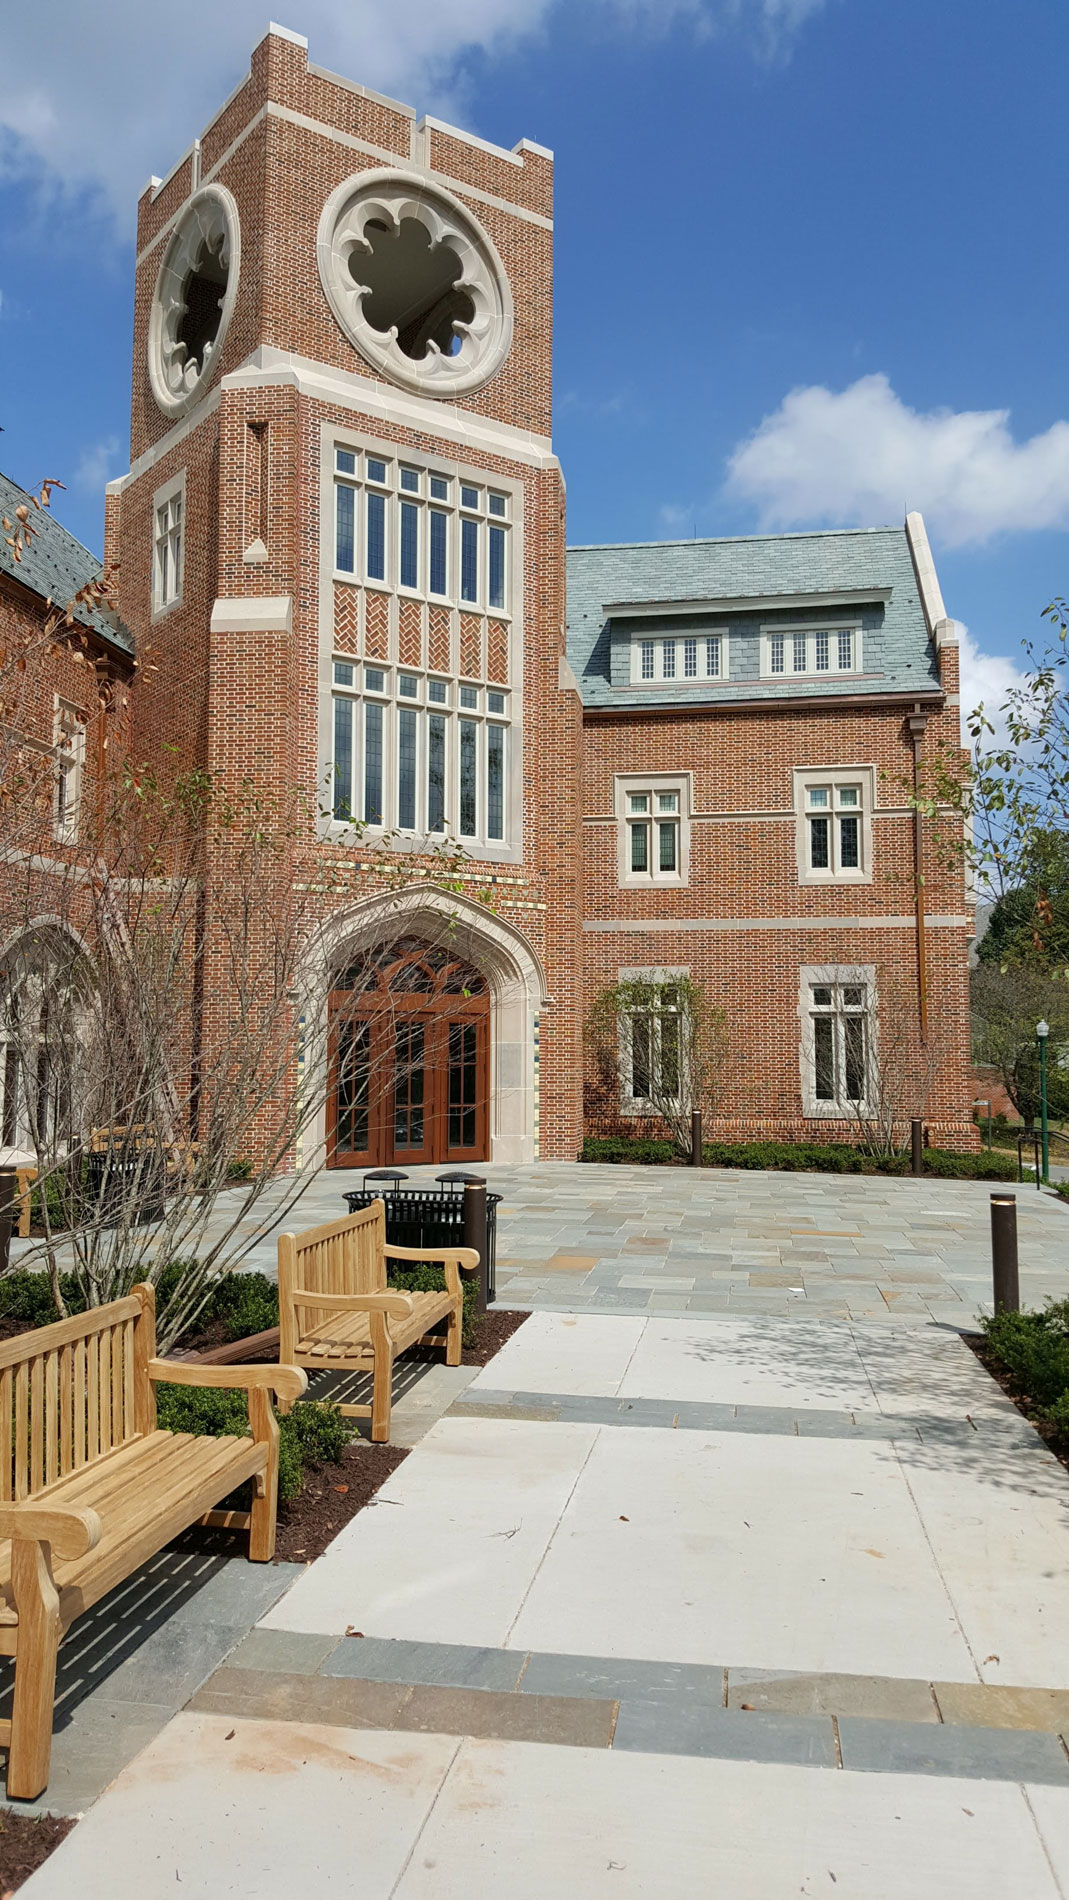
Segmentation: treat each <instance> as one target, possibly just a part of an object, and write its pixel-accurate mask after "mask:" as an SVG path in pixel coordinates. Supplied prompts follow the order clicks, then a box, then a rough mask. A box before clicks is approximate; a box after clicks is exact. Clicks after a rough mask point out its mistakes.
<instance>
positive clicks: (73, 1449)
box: [0, 1286, 308, 1800]
mask: <svg viewBox="0 0 1069 1900" xmlns="http://www.w3.org/2000/svg"><path fill="white" fill-rule="evenodd" d="M161 1383H162V1384H177V1385H199V1386H217V1387H222V1388H224V1389H225V1388H228V1387H234V1388H240V1389H242V1390H244V1391H246V1392H247V1394H248V1406H249V1431H248V1434H247V1435H243V1436H240V1437H239V1436H236V1435H226V1436H221V1437H218V1438H213V1437H199V1436H196V1435H194V1434H193V1433H191V1432H169V1431H161V1430H160V1428H159V1425H158V1422H157V1416H156V1386H157V1385H158V1384H161ZM307 1383H308V1381H307V1377H306V1375H305V1374H304V1373H303V1372H301V1371H299V1370H298V1369H297V1368H296V1367H295V1366H284V1365H278V1366H248V1365H244V1366H228V1367H216V1366H212V1367H208V1366H201V1365H197V1364H196V1363H195V1362H193V1363H187V1362H185V1361H174V1360H167V1359H157V1358H156V1322H155V1302H154V1297H153V1292H152V1288H151V1287H149V1286H139V1287H134V1288H133V1290H132V1291H131V1292H130V1293H129V1294H127V1295H126V1297H125V1298H123V1299H121V1300H113V1301H112V1302H111V1304H110V1305H108V1306H100V1307H96V1308H94V1309H92V1310H91V1311H90V1312H87V1313H78V1314H72V1315H71V1316H70V1317H69V1318H67V1319H62V1320H57V1321H56V1322H55V1323H54V1324H53V1325H51V1326H43V1327H40V1328H39V1329H38V1330H37V1331H36V1332H31V1333H22V1334H19V1335H18V1336H17V1337H16V1338H14V1339H8V1340H5V1341H3V1342H2V1343H0V1655H4V1656H13V1657H14V1659H15V1694H14V1700H13V1703H12V1711H11V1718H10V1720H9V1721H0V1748H5V1747H6V1749H7V1751H8V1763H7V1793H8V1796H9V1798H13V1799H15V1800H33V1799H35V1798H36V1796H37V1795H39V1794H41V1793H42V1792H43V1790H44V1788H45V1787H46V1786H47V1783H48V1770H49V1762H50V1758H51V1750H52V1705H53V1699H54V1696H55V1683H56V1655H57V1651H58V1648H59V1643H60V1639H61V1637H62V1636H63V1633H64V1631H65V1630H66V1629H67V1628H68V1627H69V1625H70V1624H71V1623H72V1622H73V1621H74V1619H75V1618H76V1617H78V1616H80V1615H81V1614H82V1612H83V1611H84V1610H87V1609H89V1608H90V1606H91V1605H92V1604H94V1603H96V1602H98V1601H99V1599H100V1598H101V1597H103V1596H106V1595H107V1593H108V1591H109V1590H112V1589H114V1587H115V1586H116V1584H119V1583H121V1582H122V1581H123V1580H124V1579H125V1578H126V1577H128V1576H130V1575H131V1573H132V1572H134V1571H136V1570H137V1569H138V1568H139V1567H140V1566H141V1565H142V1564H143V1563H144V1562H145V1561H146V1560H147V1559H148V1558H150V1557H153V1556H155V1555H156V1553H157V1552H158V1551H160V1550H162V1549H163V1547H164V1545H165V1544H168V1543H170V1541H171V1539H172V1538H173V1537H176V1536H178V1534H179V1533H180V1532H181V1531H184V1530H186V1529H187V1528H188V1526H189V1525H191V1524H196V1523H200V1522H205V1521H207V1522H211V1523H217V1522H220V1521H222V1520H224V1519H225V1521H226V1522H227V1524H229V1525H231V1526H232V1527H233V1528H235V1529H237V1528H241V1529H247V1530H248V1533H249V1556H250V1557H251V1558H253V1559H255V1560H256V1561H258V1562H261V1563H266V1562H268V1561H269V1560H270V1558H271V1557H272V1556H273V1555H274V1548H275V1516H276V1510H277V1500H278V1423H277V1420H276V1418H275V1414H274V1412H273V1410H272V1407H271V1393H272V1391H275V1392H277V1393H279V1395H281V1396H284V1397H285V1398H287V1399H288V1400H289V1401H290V1402H291V1403H292V1401H293V1400H294V1399H296V1398H298V1397H300V1395H301V1393H302V1392H303V1391H304V1390H305V1389H306V1387H307ZM247 1480H251V1481H252V1500H251V1506H250V1508H249V1510H247V1511H239V1512H233V1511H223V1512H221V1511H219V1510H218V1509H217V1508H216V1507H217V1506H219V1505H220V1503H221V1501H222V1500H223V1499H224V1498H225V1497H227V1496H228V1495H229V1493H230V1492H232V1491H233V1490H235V1489H236V1487H237V1486H238V1485H240V1484H242V1483H244V1482H246V1481H247Z"/></svg>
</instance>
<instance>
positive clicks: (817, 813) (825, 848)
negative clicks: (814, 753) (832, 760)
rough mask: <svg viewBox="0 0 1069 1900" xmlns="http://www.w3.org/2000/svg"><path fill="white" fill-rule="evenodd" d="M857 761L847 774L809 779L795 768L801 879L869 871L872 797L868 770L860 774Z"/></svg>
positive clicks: (854, 875)
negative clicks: (847, 776)
mask: <svg viewBox="0 0 1069 1900" xmlns="http://www.w3.org/2000/svg"><path fill="white" fill-rule="evenodd" d="M857 772H858V768H857V767H856V766H855V767H854V769H853V773H852V774H851V778H850V779H849V780H845V781H844V780H840V779H838V778H833V777H832V776H831V775H830V774H829V775H827V776H825V775H824V774H821V776H820V778H819V779H813V780H809V781H808V782H807V780H806V776H805V775H804V774H803V773H800V772H796V773H795V783H796V798H797V800H798V801H799V802H798V803H797V805H796V809H797V810H798V812H799V823H800V825H801V827H802V833H801V835H800V839H799V852H800V855H799V870H800V873H801V876H802V881H803V882H805V880H806V878H807V877H814V878H816V879H817V880H818V881H820V882H831V881H832V880H834V879H837V878H845V879H849V880H854V881H856V880H858V879H861V878H864V877H866V876H867V875H868V872H869V865H868V854H869V851H870V841H869V833H870V827H868V825H867V818H866V813H867V811H868V809H869V808H870V806H871V799H872V790H871V786H872V771H871V768H868V769H866V770H865V774H864V776H863V777H862V778H861V779H860V781H859V778H858V776H857Z"/></svg>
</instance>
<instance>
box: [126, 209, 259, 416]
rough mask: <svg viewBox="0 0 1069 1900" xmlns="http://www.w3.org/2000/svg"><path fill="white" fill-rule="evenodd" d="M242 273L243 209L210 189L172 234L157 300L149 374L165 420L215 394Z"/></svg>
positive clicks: (150, 337)
mask: <svg viewBox="0 0 1069 1900" xmlns="http://www.w3.org/2000/svg"><path fill="white" fill-rule="evenodd" d="M240 268H241V235H240V225H239V222H238V208H237V205H236V204H235V202H234V200H233V198H232V197H231V195H230V193H229V192H228V191H227V190H226V188H225V187H224V186H223V185H206V186H205V187H204V190H203V191H200V192H198V193H197V195H196V197H195V198H193V199H191V201H190V203H189V204H188V205H187V206H186V208H185V210H184V211H183V212H182V214H181V216H180V218H179V220H178V223H177V225H176V226H175V229H174V231H173V232H172V234H171V239H170V242H169V244H168V245H167V249H166V251H165V253H164V258H163V263H162V264H161V266H160V274H159V276H158V278H157V279H156V290H155V294H154V296H153V299H152V312H151V315H150V317H149V334H148V373H149V381H150V382H151V384H152V394H153V396H154V397H155V399H156V402H157V405H158V406H159V408H160V409H162V410H163V413H164V415H166V416H180V415H184V413H185V411H186V410H187V409H190V408H191V407H192V405H193V404H194V403H195V402H196V401H197V399H198V397H199V396H201V395H203V393H204V391H205V389H206V388H207V386H208V383H209V381H210V380H211V375H212V371H213V369H214V368H215V365H216V363H217V362H218V360H219V352H220V350H221V349H222V345H223V338H224V337H225V335H226V330H227V325H228V324H229V322H230V316H231V312H232V310H233V308H234V300H235V298H236V296H237V289H238V272H239V270H240Z"/></svg>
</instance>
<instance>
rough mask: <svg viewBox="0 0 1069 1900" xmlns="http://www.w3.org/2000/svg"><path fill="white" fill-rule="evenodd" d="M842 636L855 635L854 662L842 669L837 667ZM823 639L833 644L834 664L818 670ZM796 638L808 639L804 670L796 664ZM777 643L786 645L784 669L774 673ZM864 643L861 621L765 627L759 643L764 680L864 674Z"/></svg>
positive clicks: (831, 653)
mask: <svg viewBox="0 0 1069 1900" xmlns="http://www.w3.org/2000/svg"><path fill="white" fill-rule="evenodd" d="M841 633H849V634H850V635H851V636H852V639H851V649H850V651H851V661H850V665H849V666H840V665H839V664H838V659H839V650H838V643H839V635H840V634H841ZM821 636H825V637H826V638H827V639H828V640H830V642H831V650H830V654H829V660H830V662H831V663H830V664H829V665H828V666H823V667H820V668H819V669H818V667H817V641H818V638H820V637H821ZM795 639H799V640H801V639H804V640H805V652H806V664H805V666H804V667H801V668H799V667H796V666H795V665H794V653H793V651H792V646H793V642H794V640H795ZM776 640H782V641H783V642H784V643H785V652H784V665H783V667H782V669H779V670H776V671H773V667H772V659H773V642H774V641H776ZM862 640H863V635H862V627H861V622H860V620H836V621H828V620H819V621H818V620H812V621H806V622H805V623H804V624H802V623H801V622H797V623H792V624H791V625H789V626H782V625H780V626H777V625H776V624H775V623H772V624H771V625H766V626H763V627H762V628H761V642H760V649H761V678H762V679H763V680H783V681H784V682H786V681H787V680H800V679H806V680H827V679H845V678H847V677H848V676H849V675H850V674H851V673H860V672H861V671H862Z"/></svg>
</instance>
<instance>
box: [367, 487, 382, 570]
mask: <svg viewBox="0 0 1069 1900" xmlns="http://www.w3.org/2000/svg"><path fill="white" fill-rule="evenodd" d="M367 574H368V579H369V580H371V581H384V580H385V579H386V497H385V495H369V496H368V498H367Z"/></svg>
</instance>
